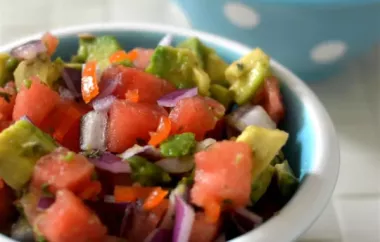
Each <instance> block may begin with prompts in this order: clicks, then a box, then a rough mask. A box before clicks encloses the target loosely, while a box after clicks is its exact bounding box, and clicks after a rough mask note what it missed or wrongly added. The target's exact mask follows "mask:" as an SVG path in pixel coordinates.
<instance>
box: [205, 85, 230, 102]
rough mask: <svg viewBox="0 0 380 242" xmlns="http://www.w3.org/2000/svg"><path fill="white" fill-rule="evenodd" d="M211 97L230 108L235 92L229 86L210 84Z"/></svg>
mask: <svg viewBox="0 0 380 242" xmlns="http://www.w3.org/2000/svg"><path fill="white" fill-rule="evenodd" d="M210 92H211V97H212V98H214V99H215V100H217V101H218V102H220V103H221V104H223V105H224V107H226V108H228V107H229V106H230V104H231V103H232V98H233V94H232V92H231V91H230V90H228V89H227V88H225V87H223V86H221V85H218V84H212V85H211V86H210Z"/></svg>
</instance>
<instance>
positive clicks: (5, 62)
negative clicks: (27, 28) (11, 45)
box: [0, 54, 17, 86]
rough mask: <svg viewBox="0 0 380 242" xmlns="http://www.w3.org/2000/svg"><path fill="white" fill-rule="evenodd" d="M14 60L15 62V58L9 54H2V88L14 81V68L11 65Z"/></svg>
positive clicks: (0, 82)
mask: <svg viewBox="0 0 380 242" xmlns="http://www.w3.org/2000/svg"><path fill="white" fill-rule="evenodd" d="M10 60H11V61H10ZM12 60H14V58H12V57H10V56H9V55H8V54H0V86H4V85H5V84H6V83H7V82H8V81H10V80H11V79H12V70H11V68H12V67H13V66H11V65H10V64H11V62H12ZM16 61H17V60H16ZM16 65H17V62H16Z"/></svg>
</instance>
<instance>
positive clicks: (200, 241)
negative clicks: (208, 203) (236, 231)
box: [189, 212, 219, 242]
mask: <svg viewBox="0 0 380 242" xmlns="http://www.w3.org/2000/svg"><path fill="white" fill-rule="evenodd" d="M218 230H219V223H210V222H208V221H207V218H206V216H205V214H204V213H203V212H197V213H196V214H195V219H194V222H193V227H192V229H191V234H190V238H189V242H212V241H214V240H215V237H216V236H217V233H218Z"/></svg>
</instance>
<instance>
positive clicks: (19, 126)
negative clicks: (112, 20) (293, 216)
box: [0, 33, 299, 242]
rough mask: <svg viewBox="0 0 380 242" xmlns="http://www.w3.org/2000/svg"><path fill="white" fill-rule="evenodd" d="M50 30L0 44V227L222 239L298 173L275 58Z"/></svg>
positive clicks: (193, 43)
mask: <svg viewBox="0 0 380 242" xmlns="http://www.w3.org/2000/svg"><path fill="white" fill-rule="evenodd" d="M78 38H79V48H78V51H77V53H73V56H72V58H71V59H70V60H62V59H61V58H59V57H58V58H55V57H54V53H55V52H56V49H57V48H59V39H58V38H57V37H55V36H54V35H52V34H50V33H46V34H45V35H44V36H42V37H41V39H38V40H34V41H30V42H28V43H25V44H23V45H21V46H18V47H17V48H14V49H12V50H11V52H10V53H9V54H8V53H4V54H0V85H1V87H0V198H1V199H0V232H1V233H3V234H5V235H7V236H9V237H12V238H13V239H16V240H19V241H49V242H66V241H76V242H103V241H105V242H107V241H108V242H111V241H115V242H116V241H124V242H126V241H129V242H144V241H145V242H149V241H151V242H164V241H172V242H179V241H192V242H214V241H225V240H229V239H232V238H235V237H237V236H239V235H242V234H244V233H246V232H248V231H250V230H253V229H255V228H257V227H259V226H260V225H261V224H262V223H263V222H265V221H266V220H267V219H268V218H270V217H271V216H274V215H275V214H276V213H277V212H279V210H280V209H281V207H282V206H283V205H284V204H285V203H286V202H287V201H288V200H289V199H290V198H291V197H292V196H293V194H294V193H295V191H296V190H297V187H298V184H299V181H298V178H297V177H296V176H295V174H294V173H293V171H292V169H291V166H290V164H291V162H288V161H287V160H286V157H285V155H284V153H283V152H282V148H283V146H284V145H285V144H286V142H287V140H288V136H289V134H288V133H287V132H285V131H283V130H280V129H278V127H277V126H278V124H279V123H280V122H281V121H282V120H283V117H284V115H286V108H285V107H284V103H283V101H282V95H281V90H280V85H279V80H278V78H277V77H276V76H274V75H273V74H272V72H271V69H270V64H269V62H270V58H269V56H268V55H267V54H265V53H264V52H263V51H262V50H261V49H259V48H256V49H254V50H253V51H252V52H250V53H248V54H247V55H245V56H243V57H242V58H240V59H239V60H236V61H235V62H233V63H231V64H228V63H226V62H225V61H224V60H223V59H222V58H221V57H220V56H219V55H218V53H217V52H216V51H215V50H214V49H212V48H210V47H208V46H207V45H205V44H204V43H202V41H201V40H200V39H198V38H196V37H193V38H189V39H187V40H185V41H183V42H181V43H180V44H178V45H177V46H173V45H172V41H171V39H172V36H171V35H167V36H165V37H164V38H163V40H162V41H160V43H159V44H158V45H157V47H155V48H151V49H147V48H143V47H136V48H134V49H132V50H126V49H123V48H122V46H121V45H120V44H119V42H118V40H117V39H116V38H115V37H113V36H93V35H91V34H82V35H79V37H78Z"/></svg>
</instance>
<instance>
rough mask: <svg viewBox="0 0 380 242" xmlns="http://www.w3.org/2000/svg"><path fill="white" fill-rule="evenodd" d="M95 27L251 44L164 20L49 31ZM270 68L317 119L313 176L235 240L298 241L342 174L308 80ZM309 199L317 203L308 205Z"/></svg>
mask: <svg viewBox="0 0 380 242" xmlns="http://www.w3.org/2000/svg"><path fill="white" fill-rule="evenodd" d="M92 31H139V32H155V33H162V34H167V33H170V34H174V35H176V34H177V35H181V36H188V37H191V36H198V37H199V38H201V39H203V40H206V41H208V42H213V43H217V44H218V45H220V46H228V48H230V49H232V50H233V51H234V52H237V53H239V54H240V55H243V54H246V53H248V52H249V51H250V50H251V48H249V47H247V46H245V45H242V44H240V43H238V42H235V41H232V40H228V39H225V38H223V37H219V36H216V35H213V34H208V33H204V32H201V31H196V30H191V29H184V28H177V27H172V26H167V25H160V24H146V23H106V24H105V23H95V24H87V25H79V26H72V27H66V28H60V29H56V30H52V31H51V33H52V34H54V35H57V36H61V37H64V36H72V35H76V34H78V33H84V32H92ZM42 34H43V33H38V34H34V35H30V36H29V37H26V38H22V39H20V40H17V41H13V42H11V43H9V44H6V45H3V46H2V47H0V53H1V52H9V51H10V50H11V49H12V48H14V47H16V46H19V45H21V44H23V43H25V42H27V41H30V40H34V39H38V38H40V37H41V36H42ZM271 67H272V69H273V70H274V71H275V73H276V75H277V76H278V77H279V78H280V79H281V82H282V83H284V84H286V85H287V86H288V87H289V89H290V90H292V91H293V92H294V93H295V94H296V95H297V97H298V98H299V99H300V100H301V102H302V103H303V104H304V105H305V107H306V109H307V110H308V111H309V114H310V116H311V117H310V120H311V122H312V123H313V128H314V129H315V134H316V144H315V145H316V150H315V152H314V153H315V161H314V163H313V167H312V170H311V171H310V173H311V175H312V176H308V177H306V178H305V180H304V182H303V184H302V185H301V187H300V188H299V190H298V192H297V193H296V194H295V196H294V197H293V198H292V199H291V200H290V201H289V202H288V204H287V205H286V206H285V207H284V208H283V209H282V210H281V211H280V213H279V214H278V215H276V216H274V217H272V218H271V219H269V220H268V221H267V222H265V223H264V224H263V225H261V226H260V227H259V228H257V229H255V230H253V231H250V232H248V233H246V234H244V235H242V236H240V237H238V238H235V239H233V240H231V241H232V242H250V241H255V242H261V241H262V242H268V241H271V242H272V241H293V240H295V239H296V238H298V237H299V236H300V235H301V234H302V233H304V232H305V231H306V230H307V229H308V228H309V227H310V226H311V225H312V223H313V222H314V221H315V220H316V219H317V218H318V217H319V216H320V214H321V213H322V212H323V210H324V209H325V207H326V206H327V204H328V202H329V200H330V198H331V195H332V193H333V191H334V188H335V185H336V182H337V178H338V173H339V156H340V152H339V144H338V139H337V136H336V132H335V129H334V126H333V123H332V121H331V119H330V117H329V115H328V114H327V112H326V110H325V108H324V107H323V105H322V104H321V102H320V101H319V99H318V98H317V97H316V95H315V94H314V93H313V92H312V91H311V90H310V89H309V88H308V87H307V85H306V84H305V83H304V82H303V81H301V80H300V79H299V78H298V77H297V76H296V75H295V74H293V73H292V72H291V71H290V70H288V69H287V68H285V67H284V66H283V65H281V64H279V63H278V62H277V61H275V60H271ZM314 176H316V179H314ZM309 191H311V192H309ZM311 204H312V205H313V206H310V205H311ZM2 238H3V239H2ZM0 241H3V242H11V241H13V240H11V239H9V238H6V237H4V236H3V235H1V234H0Z"/></svg>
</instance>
